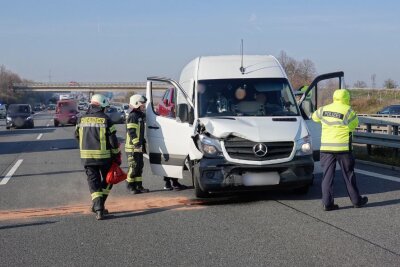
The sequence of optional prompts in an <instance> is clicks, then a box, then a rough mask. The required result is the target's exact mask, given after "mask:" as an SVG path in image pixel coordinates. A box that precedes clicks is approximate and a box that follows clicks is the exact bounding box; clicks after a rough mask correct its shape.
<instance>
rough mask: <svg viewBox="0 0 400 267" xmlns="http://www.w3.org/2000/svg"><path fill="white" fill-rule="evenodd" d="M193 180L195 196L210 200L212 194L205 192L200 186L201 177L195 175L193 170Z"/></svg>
mask: <svg viewBox="0 0 400 267" xmlns="http://www.w3.org/2000/svg"><path fill="white" fill-rule="evenodd" d="M192 180H193V185H194V194H195V195H196V197H198V198H208V197H210V194H209V193H208V192H206V191H203V190H202V189H201V188H200V185H199V177H198V176H197V175H196V174H195V172H194V170H193V169H192Z"/></svg>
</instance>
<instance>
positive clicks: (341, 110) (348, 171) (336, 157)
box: [312, 89, 368, 211]
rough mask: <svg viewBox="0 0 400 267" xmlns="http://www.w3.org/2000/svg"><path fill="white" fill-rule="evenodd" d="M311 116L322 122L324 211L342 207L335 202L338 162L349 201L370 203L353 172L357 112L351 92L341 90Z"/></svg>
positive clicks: (321, 157)
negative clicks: (362, 195) (353, 143)
mask: <svg viewBox="0 0 400 267" xmlns="http://www.w3.org/2000/svg"><path fill="white" fill-rule="evenodd" d="M312 119H313V120H314V121H315V122H318V123H321V124H322V134H321V148H320V151H321V154H320V159H321V165H322V168H323V178H322V184H321V188H322V203H323V208H324V210H325V211H330V210H336V209H339V206H338V205H336V204H334V195H333V179H334V177H335V169H336V162H339V165H340V167H341V169H342V174H343V178H344V181H345V183H346V187H347V192H348V194H349V197H350V200H351V202H352V203H353V206H354V207H355V208H360V207H362V206H364V205H365V204H367V202H368V198H367V197H365V196H364V197H361V196H360V193H359V191H358V188H357V182H356V175H355V173H354V163H355V160H354V156H353V153H352V133H353V131H354V130H355V129H356V127H357V126H358V117H357V114H356V113H355V112H354V111H353V110H352V109H351V107H350V93H349V91H347V90H346V89H338V90H336V91H335V92H334V94H333V103H332V104H329V105H326V106H323V107H320V108H319V109H318V110H316V111H315V112H314V113H313V115H312Z"/></svg>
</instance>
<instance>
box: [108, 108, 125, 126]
mask: <svg viewBox="0 0 400 267" xmlns="http://www.w3.org/2000/svg"><path fill="white" fill-rule="evenodd" d="M104 113H105V114H106V115H107V116H108V117H109V118H110V120H111V121H112V122H113V123H116V124H117V123H125V113H124V111H123V110H122V109H120V110H118V108H117V107H115V106H110V107H107V108H106V110H105V111H104Z"/></svg>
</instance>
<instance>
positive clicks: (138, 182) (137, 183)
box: [126, 152, 144, 189]
mask: <svg viewBox="0 0 400 267" xmlns="http://www.w3.org/2000/svg"><path fill="white" fill-rule="evenodd" d="M126 155H127V157H128V167H129V168H128V177H127V178H126V181H127V182H128V187H132V188H133V189H134V188H136V187H141V186H142V181H143V178H142V173H143V167H144V162H143V153H141V152H127V153H126Z"/></svg>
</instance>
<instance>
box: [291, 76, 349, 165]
mask: <svg viewBox="0 0 400 267" xmlns="http://www.w3.org/2000/svg"><path fill="white" fill-rule="evenodd" d="M336 79H337V80H336ZM343 79H344V72H343V71H338V72H331V73H326V74H322V75H319V76H317V77H316V78H315V79H314V80H313V82H312V83H311V84H310V85H309V87H308V89H307V90H306V91H305V92H304V94H303V95H302V97H301V99H300V100H299V107H300V110H301V113H302V115H303V118H304V120H305V122H306V124H307V127H308V129H309V130H310V133H311V138H312V146H313V151H314V160H316V161H319V152H320V151H319V150H320V146H321V124H320V123H316V122H314V121H313V120H312V119H311V116H312V114H313V113H314V112H315V111H316V110H317V109H318V108H319V107H321V106H323V105H326V104H327V103H330V102H332V96H333V92H334V91H335V90H336V89H342V88H343V84H344V81H343Z"/></svg>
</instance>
